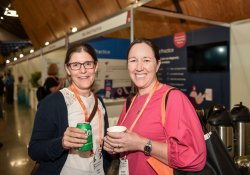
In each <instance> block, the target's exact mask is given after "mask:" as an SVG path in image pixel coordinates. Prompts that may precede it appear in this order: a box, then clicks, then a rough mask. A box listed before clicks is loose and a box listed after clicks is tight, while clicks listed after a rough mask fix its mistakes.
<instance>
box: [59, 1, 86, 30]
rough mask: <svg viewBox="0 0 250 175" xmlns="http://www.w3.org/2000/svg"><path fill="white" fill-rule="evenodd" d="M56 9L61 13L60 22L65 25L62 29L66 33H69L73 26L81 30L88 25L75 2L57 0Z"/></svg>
mask: <svg viewBox="0 0 250 175" xmlns="http://www.w3.org/2000/svg"><path fill="white" fill-rule="evenodd" d="M56 7H57V10H58V11H59V12H60V13H61V17H62V19H61V20H62V21H63V22H64V23H65V26H64V28H65V30H66V31H69V30H70V28H71V27H73V26H76V27H78V28H83V27H86V26H87V25H88V24H89V22H88V19H87V18H86V16H85V14H84V12H83V11H82V10H81V7H80V6H79V4H78V3H77V0H70V1H69V0H57V1H56Z"/></svg>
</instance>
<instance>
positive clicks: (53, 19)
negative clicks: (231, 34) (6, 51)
mask: <svg viewBox="0 0 250 175" xmlns="http://www.w3.org/2000/svg"><path fill="white" fill-rule="evenodd" d="M134 1H135V0H106V1H104V0H42V1H41V0H14V1H13V4H12V6H13V7H14V8H15V9H16V10H17V12H18V14H19V18H20V20H21V23H22V25H23V26H24V29H25V31H26V32H27V35H28V36H29V38H30V40H31V41H32V43H33V45H34V47H35V48H38V47H44V42H45V41H47V40H48V41H50V42H51V41H56V40H58V39H59V38H61V37H64V36H65V35H66V34H68V33H70V29H71V27H73V26H76V27H77V28H78V29H79V30H80V29H83V28H85V27H87V26H88V25H89V24H93V23H96V22H98V21H100V20H102V19H105V18H107V17H108V16H110V15H113V14H115V13H117V12H119V11H120V10H121V9H124V8H126V7H128V6H129V5H130V4H131V2H134ZM179 3H180V6H181V8H182V11H183V14H185V15H189V16H196V17H200V18H205V19H210V20H215V21H221V22H233V21H237V20H241V19H246V18H250V1H249V0H231V1H228V0H179ZM145 6H148V7H152V8H158V9H163V10H166V11H172V12H175V11H176V8H175V5H174V4H173V1H171V0H152V1H151V2H149V3H147V4H146V5H145ZM134 19H135V37H140V36H145V37H149V38H151V37H160V36H165V35H172V34H173V33H176V32H182V31H190V30H194V29H199V28H203V27H206V26H207V24H203V23H198V22H192V21H186V22H184V23H182V22H181V21H180V20H179V19H175V18H170V17H165V16H159V15H153V14H149V13H145V12H139V11H136V10H135V17H134ZM106 36H109V37H120V38H130V31H129V29H123V30H121V31H117V32H113V33H111V34H108V35H106Z"/></svg>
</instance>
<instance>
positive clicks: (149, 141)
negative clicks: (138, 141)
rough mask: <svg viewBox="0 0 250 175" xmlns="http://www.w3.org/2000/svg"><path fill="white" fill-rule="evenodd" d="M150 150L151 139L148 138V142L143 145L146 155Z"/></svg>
mask: <svg viewBox="0 0 250 175" xmlns="http://www.w3.org/2000/svg"><path fill="white" fill-rule="evenodd" d="M151 151H152V141H151V140H148V142H147V143H146V145H145V146H144V154H145V155H146V156H150V153H151Z"/></svg>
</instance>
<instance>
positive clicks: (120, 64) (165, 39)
mask: <svg viewBox="0 0 250 175" xmlns="http://www.w3.org/2000/svg"><path fill="white" fill-rule="evenodd" d="M134 9H136V10H138V11H140V12H143V13H150V14H154V15H156V16H157V15H158V16H164V17H169V18H178V19H183V20H190V21H194V22H199V23H205V24H207V25H208V26H207V27H204V28H202V29H196V30H192V31H188V32H176V33H175V34H173V35H171V36H165V35H164V34H161V36H158V37H155V36H147V35H137V36H140V37H146V38H151V39H152V40H154V41H155V43H156V44H157V46H158V47H159V53H160V56H161V61H162V65H161V67H160V70H159V71H158V73H157V75H158V78H159V80H160V81H161V82H162V83H167V84H170V85H172V86H175V87H177V88H179V89H180V90H182V91H183V92H184V93H185V94H186V95H187V96H188V97H189V98H190V99H191V101H192V102H193V104H194V106H195V107H197V108H200V107H202V108H203V107H207V106H209V105H210V104H212V103H219V104H223V105H225V106H226V107H227V108H228V109H230V107H232V105H233V104H234V103H239V102H240V101H242V102H243V103H244V104H245V105H246V106H250V102H249V99H250V98H249V94H250V93H248V91H249V89H250V86H249V84H250V80H249V79H250V78H249V73H248V71H247V67H249V64H250V63H249V60H248V58H247V55H248V54H247V53H248V52H249V49H248V46H249V44H248V43H250V42H249V41H250V40H249V37H248V35H247V32H246V31H248V30H246V28H249V22H248V21H244V22H238V23H233V24H227V23H221V22H216V21H211V20H207V19H202V18H195V17H188V16H185V15H181V14H178V15H176V14H175V15H173V14H172V13H169V12H166V11H162V10H157V9H150V8H147V7H138V6H131V8H130V9H126V10H124V11H121V12H120V13H118V14H115V15H113V16H111V17H109V18H108V19H105V20H103V21H100V22H98V23H96V24H93V25H91V26H89V27H87V28H85V29H83V30H80V31H79V32H77V33H73V34H70V35H68V36H66V38H62V39H60V40H58V41H56V42H55V43H52V44H50V45H49V46H47V47H45V48H42V49H40V50H38V51H36V52H35V53H33V54H30V55H27V56H25V57H24V58H22V59H20V60H19V61H17V62H14V63H12V64H10V65H9V66H10V67H12V68H13V73H14V75H15V78H16V79H17V78H18V76H20V75H22V76H23V77H24V79H23V82H22V84H23V86H25V89H26V91H27V92H28V93H26V95H27V96H28V97H29V98H28V99H29V100H28V102H27V103H29V105H30V106H31V107H32V108H34V109H36V106H37V101H36V98H35V91H36V89H35V88H32V87H31V85H30V83H29V80H30V76H31V74H32V73H34V72H37V71H38V72H39V71H40V72H41V73H42V78H41V80H40V82H39V83H40V85H41V84H43V81H44V80H45V78H46V75H47V70H46V69H47V66H48V64H50V63H56V64H58V66H59V68H60V70H59V77H64V76H65V73H64V58H65V53H66V49H67V47H68V45H70V44H74V43H76V42H87V43H89V44H91V45H92V46H93V47H94V48H95V50H96V53H97V56H98V59H99V69H98V74H97V78H96V82H95V85H94V91H95V92H96V93H97V94H99V95H100V96H102V97H104V101H105V103H106V105H107V110H108V114H109V117H110V122H111V125H113V124H115V123H116V121H117V118H118V116H119V114H120V112H121V110H122V106H123V103H124V101H125V98H124V97H126V95H127V94H128V93H129V91H130V89H131V81H130V79H129V75H128V73H127V67H126V51H127V48H128V45H129V43H130V42H131V41H133V38H134V35H135V34H134V33H135V31H134V29H136V26H137V24H136V23H139V22H138V21H136V20H135V21H134ZM153 17H154V16H153ZM149 22H150V21H149ZM124 28H129V29H130V30H129V31H130V39H128V38H127V39H121V38H109V37H106V36H107V34H110V33H112V32H115V31H118V30H121V29H124ZM145 28H147V27H145ZM150 30H154V29H153V28H152V29H150ZM137 32H138V33H140V32H142V33H143V32H144V31H137ZM156 33H157V32H156ZM216 50H217V51H216ZM215 58H216V59H215ZM239 84H240V85H239ZM239 86H240V88H239Z"/></svg>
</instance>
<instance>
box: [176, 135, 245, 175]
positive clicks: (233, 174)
mask: <svg viewBox="0 0 250 175" xmlns="http://www.w3.org/2000/svg"><path fill="white" fill-rule="evenodd" d="M205 137H207V139H206V148H207V161H206V165H205V167H204V169H203V170H202V171H198V172H183V171H180V170H176V169H175V170H174V175H240V174H241V173H240V171H239V169H238V168H237V166H236V164H235V163H234V162H233V160H232V158H231V157H230V155H229V153H228V152H227V149H226V147H225V146H224V143H223V142H222V140H221V139H220V137H219V136H218V134H217V133H216V131H212V132H209V133H207V134H206V135H205Z"/></svg>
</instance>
